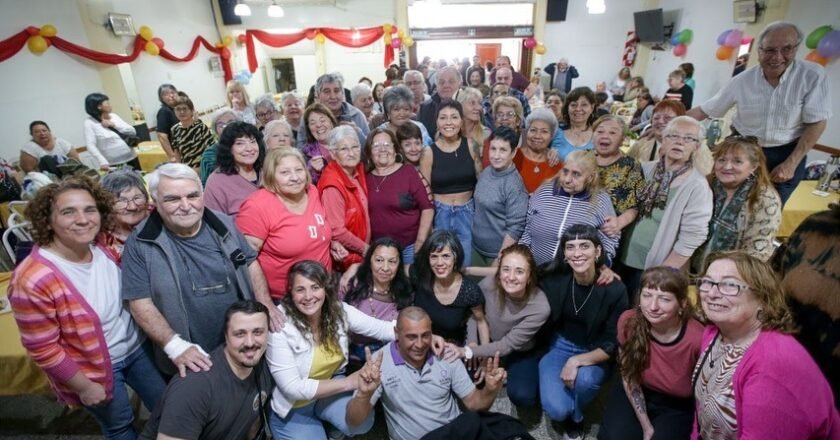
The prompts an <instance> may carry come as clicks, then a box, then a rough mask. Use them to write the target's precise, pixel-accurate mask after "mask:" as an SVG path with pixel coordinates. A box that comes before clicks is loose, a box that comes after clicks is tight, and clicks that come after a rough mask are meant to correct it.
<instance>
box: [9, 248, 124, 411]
mask: <svg viewBox="0 0 840 440" xmlns="http://www.w3.org/2000/svg"><path fill="white" fill-rule="evenodd" d="M102 250H103V251H105V255H108V256H109V257H110V254H109V253H108V252H107V251H106V250H105V249H104V248H103V249H102ZM115 294H119V292H115ZM9 300H10V302H11V304H12V309H13V310H14V313H15V320H16V321H17V325H18V328H19V329H20V339H21V342H22V343H23V346H24V347H25V348H26V350H27V351H28V352H29V355H30V356H31V357H32V359H33V360H34V361H35V363H36V364H38V366H39V367H41V368H42V369H43V370H44V372H45V373H46V374H47V377H48V378H49V379H50V383H51V384H52V387H53V390H54V391H55V392H56V394H57V395H58V398H59V399H60V400H62V401H63V402H65V403H68V404H71V405H81V401H80V400H79V396H78V395H77V394H76V393H75V392H74V391H73V390H72V389H71V388H70V387H69V386H67V381H68V380H69V379H70V378H71V377H73V376H74V375H75V374H76V373H77V372H82V374H84V375H85V376H86V377H87V378H88V379H90V380H92V381H94V382H97V383H99V384H102V385H103V386H104V387H105V393H106V394H107V396H108V399H110V398H111V397H112V395H113V386H114V384H113V375H112V372H111V356H110V355H109V353H108V344H107V343H106V342H105V335H104V334H103V332H102V325H101V323H100V322H99V316H98V315H97V314H96V312H95V311H94V310H93V309H92V308H91V306H90V305H89V304H88V303H87V301H85V299H84V297H83V296H82V295H81V294H80V293H79V291H78V290H77V289H76V287H75V286H73V284H72V283H71V282H70V280H68V279H67V277H65V276H64V274H63V273H61V271H60V270H59V269H58V268H57V267H56V266H55V265H54V264H52V263H51V262H50V261H48V260H47V259H46V258H44V257H43V256H42V255H41V250H40V248H39V247H38V246H36V247H35V248H33V249H32V253H31V254H30V255H29V257H27V258H26V259H25V260H24V261H23V262H22V263H21V264H20V265H19V266H18V267H17V269H15V271H14V274H13V275H12V279H11V282H10V283H9Z"/></svg>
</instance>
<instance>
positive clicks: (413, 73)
mask: <svg viewBox="0 0 840 440" xmlns="http://www.w3.org/2000/svg"><path fill="white" fill-rule="evenodd" d="M409 76H419V77H420V81H424V80H425V79H426V78H425V77H424V76H423V72H421V71H419V70H406V71H405V73H404V74H403V81H407V80H408V77H409Z"/></svg>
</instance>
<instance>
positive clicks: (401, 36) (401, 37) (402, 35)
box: [397, 30, 405, 39]
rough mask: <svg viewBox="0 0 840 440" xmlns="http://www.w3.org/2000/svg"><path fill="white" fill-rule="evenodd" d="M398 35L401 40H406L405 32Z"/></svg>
mask: <svg viewBox="0 0 840 440" xmlns="http://www.w3.org/2000/svg"><path fill="white" fill-rule="evenodd" d="M397 35H399V37H400V39H405V32H403V31H402V30H401V31H399V32H397Z"/></svg>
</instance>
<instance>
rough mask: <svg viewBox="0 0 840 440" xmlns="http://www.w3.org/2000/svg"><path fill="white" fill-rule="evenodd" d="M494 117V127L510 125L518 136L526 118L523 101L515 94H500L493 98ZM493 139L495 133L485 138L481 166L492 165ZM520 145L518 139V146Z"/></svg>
mask: <svg viewBox="0 0 840 440" xmlns="http://www.w3.org/2000/svg"><path fill="white" fill-rule="evenodd" d="M491 111H492V115H491V116H492V118H493V127H495V128H498V127H508V128H510V129H512V130H513V131H515V132H516V134H517V136H518V135H519V134H520V131H521V130H522V122H523V121H524V120H525V116H523V113H522V112H523V110H522V103H521V102H519V100H518V99H516V98H514V97H513V96H500V97H498V98H495V99H494V100H493V107H492V109H491ZM492 140H493V135H492V134H491V135H490V137H488V138H487V139H485V140H484V148H482V150H481V167H482V168H487V167H489V166H490V157H489V156H488V155H489V152H490V141H492ZM518 145H519V141H518V140H517V142H516V146H518Z"/></svg>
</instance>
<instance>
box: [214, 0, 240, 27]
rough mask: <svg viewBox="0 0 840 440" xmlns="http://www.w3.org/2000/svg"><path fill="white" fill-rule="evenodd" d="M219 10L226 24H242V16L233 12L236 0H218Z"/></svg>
mask: <svg viewBox="0 0 840 440" xmlns="http://www.w3.org/2000/svg"><path fill="white" fill-rule="evenodd" d="M218 2H219V10H220V11H221V12H222V23H224V24H225V25H231V24H242V17H240V16H238V15H236V14H234V13H233V8H234V7H236V0H218Z"/></svg>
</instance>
